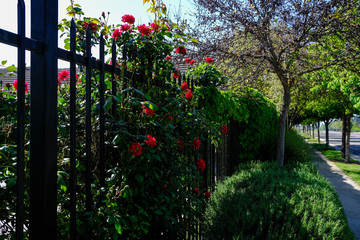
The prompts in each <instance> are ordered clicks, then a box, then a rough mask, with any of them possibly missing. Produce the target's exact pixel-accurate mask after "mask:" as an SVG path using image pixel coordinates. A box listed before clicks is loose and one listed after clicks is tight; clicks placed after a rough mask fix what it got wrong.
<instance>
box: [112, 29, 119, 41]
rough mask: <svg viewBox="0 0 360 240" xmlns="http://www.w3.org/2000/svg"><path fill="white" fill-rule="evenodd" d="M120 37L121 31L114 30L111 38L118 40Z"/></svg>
mask: <svg viewBox="0 0 360 240" xmlns="http://www.w3.org/2000/svg"><path fill="white" fill-rule="evenodd" d="M120 36H121V31H120V29H118V28H117V29H115V30H114V32H113V34H112V37H113V38H115V39H118V38H119V37H120Z"/></svg>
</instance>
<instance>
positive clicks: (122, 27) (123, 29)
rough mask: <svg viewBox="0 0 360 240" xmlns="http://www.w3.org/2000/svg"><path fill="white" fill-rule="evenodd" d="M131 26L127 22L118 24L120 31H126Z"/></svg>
mask: <svg viewBox="0 0 360 240" xmlns="http://www.w3.org/2000/svg"><path fill="white" fill-rule="evenodd" d="M130 28H131V26H130V25H129V24H124V25H121V26H120V31H122V32H123V31H127V30H129V29H130Z"/></svg>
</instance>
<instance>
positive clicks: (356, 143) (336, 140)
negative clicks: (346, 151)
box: [315, 131, 360, 162]
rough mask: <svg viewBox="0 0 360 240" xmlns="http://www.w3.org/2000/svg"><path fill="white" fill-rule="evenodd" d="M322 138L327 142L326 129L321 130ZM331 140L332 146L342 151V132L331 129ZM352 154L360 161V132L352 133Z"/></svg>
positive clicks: (353, 157) (352, 156)
mask: <svg viewBox="0 0 360 240" xmlns="http://www.w3.org/2000/svg"><path fill="white" fill-rule="evenodd" d="M315 137H316V136H315ZM320 139H321V141H323V142H325V131H323V132H320ZM329 140H330V146H332V147H334V148H335V149H336V150H339V151H341V132H335V131H329ZM350 156H351V158H352V159H354V160H356V161H359V162H360V132H352V133H351V134H350Z"/></svg>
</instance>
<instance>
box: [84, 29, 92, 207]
mask: <svg viewBox="0 0 360 240" xmlns="http://www.w3.org/2000/svg"><path fill="white" fill-rule="evenodd" d="M85 52H86V57H87V64H86V86H85V88H86V96H85V98H86V106H85V108H86V117H85V118H86V120H85V121H86V126H85V128H86V164H85V167H86V191H85V192H86V211H87V212H91V211H92V207H91V204H92V196H91V71H92V69H91V67H92V66H91V33H90V28H89V26H88V27H87V28H86V49H85Z"/></svg>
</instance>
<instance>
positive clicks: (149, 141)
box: [145, 135, 156, 148]
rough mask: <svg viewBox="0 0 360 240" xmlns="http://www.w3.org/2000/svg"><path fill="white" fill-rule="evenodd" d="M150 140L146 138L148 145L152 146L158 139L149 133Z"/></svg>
mask: <svg viewBox="0 0 360 240" xmlns="http://www.w3.org/2000/svg"><path fill="white" fill-rule="evenodd" d="M147 138H148V140H145V142H146V143H147V145H148V146H149V147H151V148H153V147H155V146H156V139H155V138H154V137H153V136H151V135H147Z"/></svg>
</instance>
